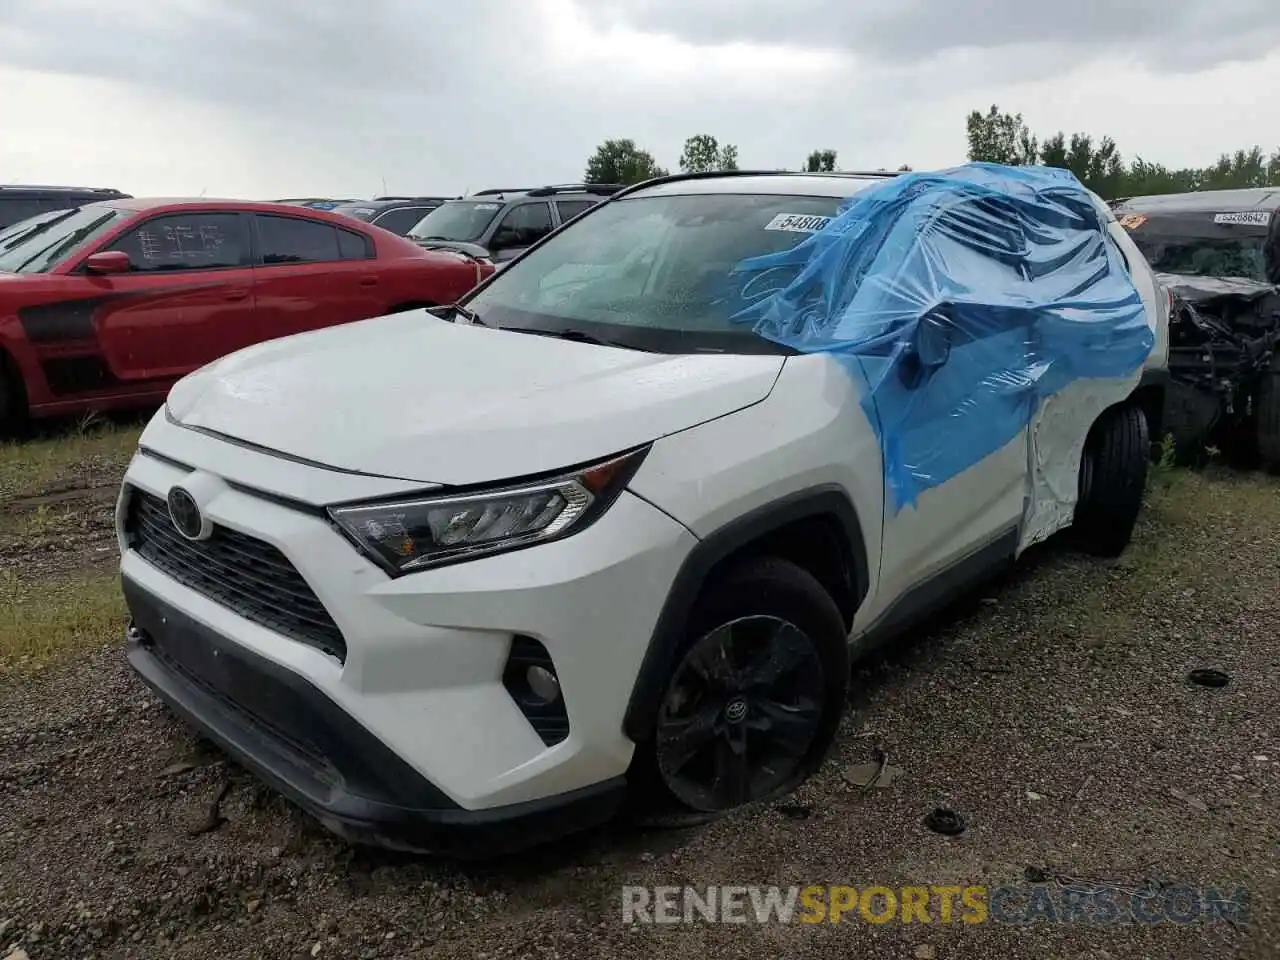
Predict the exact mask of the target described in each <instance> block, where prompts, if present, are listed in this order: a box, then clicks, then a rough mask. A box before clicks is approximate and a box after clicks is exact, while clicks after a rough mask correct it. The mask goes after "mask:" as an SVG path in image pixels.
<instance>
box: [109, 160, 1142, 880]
mask: <svg viewBox="0 0 1280 960" xmlns="http://www.w3.org/2000/svg"><path fill="white" fill-rule="evenodd" d="M1166 324H1167V303H1166V300H1165V298H1164V295H1163V293H1162V292H1161V290H1160V289H1159V287H1158V286H1157V285H1156V284H1155V282H1154V281H1153V279H1152V276H1151V274H1150V271H1149V270H1148V268H1147V266H1146V264H1145V262H1144V261H1143V259H1142V257H1141V255H1140V254H1139V253H1138V252H1137V251H1136V249H1135V248H1134V247H1133V244H1132V242H1131V241H1130V239H1129V238H1128V236H1127V235H1126V234H1125V232H1124V230H1122V229H1120V228H1119V227H1118V225H1117V224H1116V223H1115V221H1114V220H1113V218H1112V216H1111V214H1110V212H1109V211H1108V209H1107V207H1106V205H1105V204H1103V203H1102V202H1101V201H1100V200H1098V198H1096V197H1094V196H1093V195H1092V194H1091V193H1089V192H1088V191H1086V190H1085V189H1084V188H1083V187H1081V186H1080V184H1079V183H1078V182H1077V181H1076V180H1075V179H1074V178H1072V177H1071V176H1070V174H1067V173H1065V172H1062V171H1051V170H1047V169H1043V168H1021V169H1017V170H1011V169H1007V168H1000V167H991V166H985V165H969V166H965V167H960V168H956V169H954V170H949V171H945V172H942V173H934V174H908V175H905V176H901V177H889V176H876V175H867V176H855V175H833V174H825V175H803V174H767V173H766V174H739V175H714V176H697V175H695V176H676V177H669V178H663V179H661V180H657V181H651V182H650V183H647V184H643V185H641V186H639V187H635V188H631V189H629V190H627V191H624V192H622V193H619V194H618V195H616V196H615V197H613V198H611V199H610V200H608V201H607V202H605V203H602V204H600V205H599V206H597V207H595V208H594V209H592V210H591V211H589V212H587V213H585V214H583V215H582V216H580V217H579V218H577V219H576V220H574V221H573V222H572V223H570V224H569V225H567V226H566V227H565V228H564V229H562V230H560V231H558V232H556V233H554V234H552V235H551V236H549V237H548V238H546V239H545V240H543V241H542V242H540V243H539V244H537V245H536V246H534V247H533V248H531V249H530V250H529V251H528V252H527V253H525V254H524V255H522V256H521V257H520V258H518V259H517V260H515V261H514V262H513V263H512V264H511V265H510V266H509V267H507V269H506V270H504V271H503V272H501V273H499V274H497V275H495V276H494V277H493V278H491V279H490V280H489V281H488V282H486V283H485V284H483V285H482V286H480V287H479V288H477V289H476V290H475V291H473V292H472V293H471V294H469V295H468V296H467V298H466V299H465V300H464V301H463V302H462V303H460V304H459V305H457V306H455V307H447V308H438V309H436V310H434V311H431V312H426V311H418V312H415V313H406V314H399V315H396V316H390V317H385V318H380V319H376V320H370V321H366V322H362V323H355V324H350V325H346V326H340V327H336V328H332V329H328V330H325V331H322V332H318V333H308V334H303V335H300V336H295V337H289V338H286V339H283V340H277V341H273V342H270V343H265V344H262V345H259V346H256V347H251V348H249V349H247V350H243V351H241V352H239V353H236V354H233V355H231V356H229V357H227V358H225V359H223V360H221V361H219V362H216V363H214V364H212V365H210V366H208V367H205V368H204V369H202V370H200V371H197V372H196V373H194V374H192V375H191V376H189V377H187V378H186V379H185V380H183V381H182V382H180V383H179V384H178V385H177V386H176V387H174V389H173V391H172V393H171V394H170V396H169V399H168V403H167V405H166V407H165V409H164V410H163V411H161V412H160V413H158V414H157V415H156V417H155V418H154V419H153V420H152V422H151V423H150V424H149V425H148V426H147V428H146V431H145V432H144V433H143V435H142V439H141V443H140V447H139V450H138V452H137V455H136V457H135V458H134V460H133V462H132V464H131V465H130V467H129V471H128V474H127V476H126V478H125V481H124V487H123V490H122V492H121V496H120V501H119V507H118V528H119V540H120V548H121V552H122V574H123V586H124V591H125V596H126V599H127V601H128V606H129V610H130V613H131V624H130V627H129V635H128V656H129V659H130V661H131V662H132V664H133V666H134V668H135V669H136V670H137V672H138V673H139V674H140V675H141V676H142V677H143V679H145V680H146V682H147V683H148V684H150V686H151V687H152V688H154V690H155V691H156V692H157V693H158V694H159V695H160V696H161V697H162V698H163V699H164V700H165V701H167V702H168V703H169V704H170V705H171V706H172V707H173V709H174V710H176V711H177V712H178V713H179V714H180V715H182V716H183V717H185V718H186V719H187V720H188V721H189V722H190V723H192V724H193V725H194V726H195V727H197V728H199V729H200V730H201V731H202V732H203V733H204V734H206V735H207V736H208V737H210V738H211V739H213V740H214V741H216V742H217V743H218V744H220V745H221V746H222V747H223V748H224V749H225V750H226V751H227V752H228V753H229V754H230V755H231V756H232V757H234V758H235V759H236V760H237V761H239V762H240V763H241V764H243V765H244V766H245V767H247V768H248V769H250V770H252V771H254V772H255V773H256V774H257V775H259V776H260V777H261V778H262V779H264V780H265V781H267V782H269V783H270V784H272V785H273V786H274V787H275V788H277V789H278V790H279V791H281V792H282V793H284V794H285V795H287V796H288V797H290V798H292V799H293V800H294V801H295V802H296V803H298V804H299V805H301V806H302V807H304V808H305V809H307V810H309V811H310V812H311V813H312V814H314V815H315V816H316V817H318V818H319V819H320V820H321V821H322V822H323V823H324V824H326V825H327V826H328V827H330V828H331V829H332V830H334V831H336V832H337V833H339V834H341V835H343V836H347V837H350V838H353V839H358V840H363V841H368V842H373V843H378V844H384V845H389V846H396V847H402V848H407V849H414V850H430V851H443V852H448V853H451V854H457V855H486V854H490V853H495V852H499V851H502V850H509V849H512V848H514V847H518V846H522V845H526V844H530V843H533V842H536V841H540V840H546V839H548V838H551V837H554V836H557V835H560V834H563V833H566V832H568V831H571V830H576V829H579V828H582V827H586V826H588V825H590V824H592V823H596V822H599V821H602V820H604V819H606V818H608V817H610V816H612V815H613V814H614V813H615V812H616V811H617V810H618V809H619V808H620V807H621V805H622V804H623V802H624V800H626V799H627V798H630V800H631V801H632V802H635V803H636V804H638V805H639V806H640V807H642V808H644V809H648V810H658V809H660V810H664V811H668V812H673V813H675V814H691V815H693V816H697V815H707V814H714V813H718V812H720V811H725V810H729V809H731V808H734V807H738V806H740V805H743V804H746V803H752V802H758V801H761V800H767V799H770V798H775V797H778V796H780V795H782V794H784V793H786V792H787V791H789V790H791V789H792V788H794V787H795V786H796V785H797V784H799V783H800V782H801V781H803V780H804V779H805V778H806V777H807V776H808V775H809V774H811V773H812V772H813V771H814V770H815V769H816V768H817V766H818V765H819V763H820V762H821V760H822V757H823V755H824V753H825V752H826V750H827V748H828V747H829V745H830V743H831V741H832V738H833V736H834V734H835V731H836V729H837V724H838V721H839V718H840V714H841V710H842V707H843V705H844V702H845V699H846V690H847V686H848V683H849V675H850V671H849V664H850V661H851V659H852V658H853V657H856V656H857V655H859V654H861V653H863V652H865V651H866V650H867V649H869V648H870V647H871V646H873V645H875V644H876V643H879V642H881V641H883V640H884V639H885V638H888V637H891V636H893V635H894V634H896V633H900V632H901V631H902V629H903V628H904V627H905V626H907V625H908V624H909V623H911V622H912V621H915V620H918V618H920V617H921V616H923V615H925V614H927V613H929V612H930V611H933V610H935V609H936V608H937V607H938V606H939V605H940V604H942V603H944V602H946V601H947V600H948V599H950V598H951V597H953V596H954V595H955V594H956V593H957V592H959V591H962V590H965V589H966V588H969V587H971V586H973V585H974V584H975V582H976V581H978V580H979V579H980V578H982V577H985V576H987V575H989V574H991V573H992V572H993V571H995V570H997V569H998V568H1000V567H1002V566H1004V565H1006V564H1008V563H1010V562H1012V561H1013V560H1014V559H1015V558H1016V557H1017V556H1018V554H1019V553H1021V552H1022V551H1023V550H1024V549H1025V548H1026V547H1028V546H1029V545H1030V544H1032V543H1034V542H1036V541H1039V540H1042V539H1044V538H1045V537H1047V536H1049V535H1051V534H1053V533H1055V532H1057V531H1059V530H1063V529H1066V528H1071V529H1072V535H1073V536H1075V537H1076V538H1077V540H1078V542H1079V543H1080V545H1081V546H1082V547H1083V548H1085V549H1087V550H1090V551H1093V552H1097V553H1103V554H1115V553H1117V552H1119V551H1120V550H1122V549H1123V548H1124V546H1125V544H1126V543H1127V542H1128V539H1129V536H1130V533H1131V530H1132V528H1133V525H1134V521H1135V518H1136V516H1137V513H1138V509H1139V504H1140V501H1141V495H1142V488H1143V483H1144V478H1145V475H1146V465H1147V460H1148V456H1149V445H1150V437H1151V436H1152V434H1153V430H1154V429H1155V425H1154V424H1153V423H1152V418H1153V417H1155V416H1158V411H1159V410H1160V407H1161V393H1162V390H1163V385H1162V381H1161V371H1162V369H1163V366H1164V357H1165V352H1166V349H1167V346H1166V341H1167V330H1166Z"/></svg>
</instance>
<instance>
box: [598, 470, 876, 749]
mask: <svg viewBox="0 0 1280 960" xmlns="http://www.w3.org/2000/svg"><path fill="white" fill-rule="evenodd" d="M815 517H831V518H834V519H835V520H836V521H837V523H838V525H839V527H840V529H841V531H842V532H843V534H844V540H845V542H844V544H843V546H844V547H845V548H846V549H847V550H848V554H849V557H850V558H851V561H852V563H851V567H852V574H853V578H854V583H853V589H854V596H853V602H854V606H855V608H856V607H858V606H860V605H861V604H862V602H863V600H864V599H865V598H866V595H867V591H868V589H869V585H870V580H869V573H868V565H867V553H866V542H865V540H864V539H863V535H862V525H861V524H860V523H859V521H858V515H857V512H856V511H855V510H854V507H853V503H852V501H851V500H850V499H849V496H848V494H847V493H846V492H845V491H844V490H843V489H841V488H840V487H839V486H836V485H834V484H828V485H823V486H818V487H811V488H808V489H806V490H800V491H797V492H795V493H792V494H788V495H787V496H784V497H781V498H779V499H777V500H774V501H771V502H770V503H767V504H764V505H763V506H760V507H757V508H755V509H754V510H751V511H749V512H747V513H745V514H743V515H742V516H740V517H737V518H735V519H734V520H731V521H729V522H728V523H726V524H725V525H724V526H722V527H720V528H719V529H717V530H715V531H714V532H713V533H711V534H709V535H708V536H707V537H705V538H703V539H702V540H701V541H699V543H698V544H697V545H696V546H695V547H694V548H693V550H692V551H690V553H689V555H688V556H687V557H685V559H684V562H683V563H682V564H681V565H680V569H679V570H678V571H677V572H676V576H675V579H674V580H673V581H672V584H671V588H670V589H669V590H668V591H667V599H666V601H665V602H664V603H663V606H662V611H661V613H660V614H659V615H658V621H657V624H656V625H655V626H654V630H653V634H652V636H651V637H650V639H649V646H648V649H647V650H646V651H645V655H644V660H643V661H642V662H641V665H640V671H639V673H638V674H637V675H636V679H635V683H634V684H633V685H632V688H631V696H630V699H629V700H628V701H627V710H626V713H625V715H624V716H623V721H622V729H623V732H624V733H625V734H626V735H627V736H628V737H629V738H630V739H631V740H633V741H635V742H637V743H639V742H642V741H644V740H646V739H648V737H649V735H650V733H651V731H652V729H653V723H654V718H655V717H656V715H657V711H658V706H659V703H660V702H661V698H662V693H663V690H664V689H665V686H666V680H667V677H668V676H670V673H671V669H672V667H673V666H674V663H675V658H676V654H677V652H678V650H679V648H680V644H681V641H682V640H683V638H684V632H685V629H686V627H687V624H688V619H689V614H690V613H691V611H692V609H693V605H694V603H695V602H696V601H697V599H698V596H699V595H700V594H701V592H702V588H703V586H704V585H705V584H706V583H707V581H708V580H709V579H710V577H711V575H712V573H713V572H714V571H715V569H716V568H717V566H719V565H720V564H721V563H722V562H723V561H725V560H726V559H729V558H730V557H733V556H734V555H735V554H738V553H740V552H741V551H743V550H744V549H745V548H747V547H749V546H750V545H751V544H752V543H755V542H757V541H759V540H761V539H762V538H764V537H766V536H768V535H769V534H770V533H773V532H775V531H777V530H779V529H781V528H783V527H786V526H788V525H790V524H792V523H795V522H798V521H802V520H808V519H813V518H815Z"/></svg>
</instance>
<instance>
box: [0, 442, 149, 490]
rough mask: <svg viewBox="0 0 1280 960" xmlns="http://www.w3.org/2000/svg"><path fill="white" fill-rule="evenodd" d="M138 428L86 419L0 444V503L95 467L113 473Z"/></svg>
mask: <svg viewBox="0 0 1280 960" xmlns="http://www.w3.org/2000/svg"><path fill="white" fill-rule="evenodd" d="M141 432H142V428H141V426H137V425H128V426H121V425H117V424H113V423H87V424H83V425H82V426H81V427H80V428H77V429H73V430H71V431H69V432H68V433H66V434H64V435H62V436H55V437H40V438H36V439H33V440H27V441H25V442H9V443H4V444H0V504H2V503H4V502H5V501H7V500H10V499H12V498H14V497H20V496H31V495H33V494H37V493H39V492H40V491H42V490H45V489H47V488H49V487H50V486H53V485H55V484H58V483H61V482H67V481H72V480H80V479H82V478H83V477H84V476H85V474H86V473H87V472H89V471H93V470H96V469H104V470H111V469H115V468H116V467H117V465H118V469H117V470H116V477H117V478H118V476H119V474H120V473H122V472H123V470H124V466H125V464H127V463H128V462H129V458H130V457H131V456H132V455H133V451H134V450H135V449H136V448H137V446H138V436H139V434H141Z"/></svg>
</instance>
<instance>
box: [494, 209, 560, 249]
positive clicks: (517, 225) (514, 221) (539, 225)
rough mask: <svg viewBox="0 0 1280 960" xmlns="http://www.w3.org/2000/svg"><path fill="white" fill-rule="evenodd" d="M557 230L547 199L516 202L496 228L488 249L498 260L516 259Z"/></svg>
mask: <svg viewBox="0 0 1280 960" xmlns="http://www.w3.org/2000/svg"><path fill="white" fill-rule="evenodd" d="M554 229H555V225H554V224H553V223H552V222H551V207H550V205H549V204H547V203H546V202H545V201H542V200H539V201H536V202H533V201H531V202H529V203H521V204H517V205H516V206H514V207H512V208H511V209H510V210H509V211H507V215H506V216H505V217H503V218H502V221H501V222H500V223H499V224H498V226H497V227H496V228H495V229H494V231H493V237H492V239H490V241H489V249H490V251H492V253H493V259H494V260H495V261H496V262H499V263H501V262H504V261H507V260H514V259H515V258H516V257H518V256H519V255H520V254H522V253H524V251H525V250H527V249H528V248H529V247H531V246H533V245H534V244H535V243H537V242H538V241H539V240H541V239H542V238H543V237H545V236H546V235H547V234H549V233H550V232H551V231H552V230H554Z"/></svg>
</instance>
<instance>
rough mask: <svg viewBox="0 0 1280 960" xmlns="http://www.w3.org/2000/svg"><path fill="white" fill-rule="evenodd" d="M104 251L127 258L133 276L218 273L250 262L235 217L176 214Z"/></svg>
mask: <svg viewBox="0 0 1280 960" xmlns="http://www.w3.org/2000/svg"><path fill="white" fill-rule="evenodd" d="M107 249H110V250H120V251H123V252H124V253H127V254H128V255H129V260H130V262H131V263H132V269H133V270H134V272H136V273H151V272H154V271H159V270H218V269H224V268H227V267H241V266H244V265H245V264H247V263H248V262H249V244H248V242H247V238H246V235H245V222H244V219H243V218H242V217H241V216H240V214H238V213H175V214H170V215H168V216H162V217H155V218H154V219H151V220H147V221H146V222H145V223H142V224H140V225H139V226H137V227H135V228H134V229H133V230H130V231H129V232H128V233H126V234H125V235H124V236H122V237H120V238H119V239H117V240H116V241H115V243H113V244H112V245H111V246H110V247H108V248H107Z"/></svg>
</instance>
